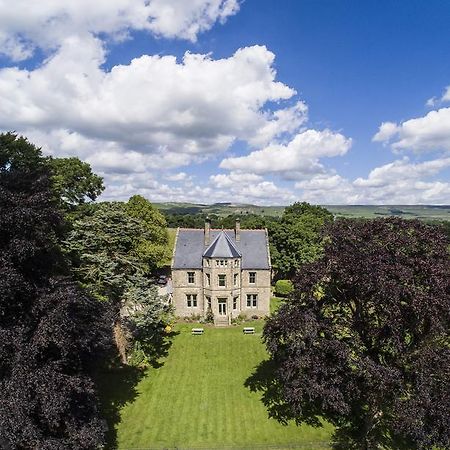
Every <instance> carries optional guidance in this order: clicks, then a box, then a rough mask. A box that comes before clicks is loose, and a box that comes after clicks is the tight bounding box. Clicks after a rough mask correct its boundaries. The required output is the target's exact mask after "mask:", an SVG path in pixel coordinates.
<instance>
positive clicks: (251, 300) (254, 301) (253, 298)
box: [247, 294, 258, 308]
mask: <svg viewBox="0 0 450 450" xmlns="http://www.w3.org/2000/svg"><path fill="white" fill-rule="evenodd" d="M257 307H258V294H247V308H257Z"/></svg>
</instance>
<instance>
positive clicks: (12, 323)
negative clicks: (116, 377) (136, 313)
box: [0, 133, 111, 450]
mask: <svg viewBox="0 0 450 450" xmlns="http://www.w3.org/2000/svg"><path fill="white" fill-rule="evenodd" d="M62 228H63V227H62V220H61V214H60V212H59V211H58V209H57V208H56V205H55V199H54V194H53V191H52V185H51V175H50V173H49V170H48V165H47V163H46V161H45V160H44V158H43V157H42V155H41V153H40V151H39V149H37V148H36V147H35V146H33V145H32V144H30V143H29V142H28V141H27V140H26V139H25V138H19V137H17V136H16V135H15V134H12V133H8V134H2V135H0V446H1V447H2V448H10V449H30V450H31V449H36V448H39V449H45V450H47V449H48V450H53V449H55V450H56V449H60V448H72V449H92V448H97V447H98V446H99V445H100V444H102V443H103V441H104V439H103V437H104V431H105V430H104V425H103V422H102V420H101V417H100V414H99V411H98V407H97V397H96V390H95V386H94V383H93V381H92V376H91V373H92V369H93V362H94V360H98V358H99V357H100V356H101V355H102V353H103V351H104V350H105V349H106V348H107V347H108V344H109V341H110V336H111V326H110V324H111V321H110V320H109V319H108V314H107V311H106V310H105V309H104V307H103V305H102V304H101V303H99V302H97V301H95V300H93V299H91V298H90V297H89V296H88V295H86V293H85V292H84V291H82V290H80V288H79V287H78V286H77V285H76V284H75V283H74V282H73V281H72V280H71V279H70V277H69V276H68V273H67V271H66V268H65V264H64V259H63V257H62V255H61V252H60V250H59V247H58V239H59V238H60V231H61V230H62Z"/></svg>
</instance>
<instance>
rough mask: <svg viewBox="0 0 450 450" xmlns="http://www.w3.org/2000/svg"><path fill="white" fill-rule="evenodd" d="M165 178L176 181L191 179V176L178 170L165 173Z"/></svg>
mask: <svg viewBox="0 0 450 450" xmlns="http://www.w3.org/2000/svg"><path fill="white" fill-rule="evenodd" d="M165 178H166V180H169V181H178V182H181V181H188V180H191V179H192V177H190V176H189V175H188V174H187V173H186V172H178V173H173V174H169V175H166V177H165Z"/></svg>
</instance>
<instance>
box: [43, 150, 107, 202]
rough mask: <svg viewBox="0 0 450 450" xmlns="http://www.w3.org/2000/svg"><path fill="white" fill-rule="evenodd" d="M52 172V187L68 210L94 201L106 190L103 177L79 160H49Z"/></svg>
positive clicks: (73, 158)
mask: <svg viewBox="0 0 450 450" xmlns="http://www.w3.org/2000/svg"><path fill="white" fill-rule="evenodd" d="M47 162H48V164H49V166H50V169H51V172H52V185H53V189H54V191H55V193H56V195H57V197H58V198H60V199H61V201H62V204H63V206H65V207H66V208H70V207H74V206H78V205H82V204H83V203H85V202H86V201H94V200H95V199H96V198H97V197H98V196H99V195H100V194H101V193H102V192H103V190H104V186H103V179H102V177H100V176H98V175H96V174H95V173H93V172H92V169H91V166H90V165H89V164H88V163H86V162H84V161H80V159H79V158H75V157H72V158H47Z"/></svg>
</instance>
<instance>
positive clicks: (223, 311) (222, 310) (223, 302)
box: [217, 298, 227, 316]
mask: <svg viewBox="0 0 450 450" xmlns="http://www.w3.org/2000/svg"><path fill="white" fill-rule="evenodd" d="M217 301H218V302H219V316H226V315H227V299H226V298H219V299H217Z"/></svg>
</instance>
